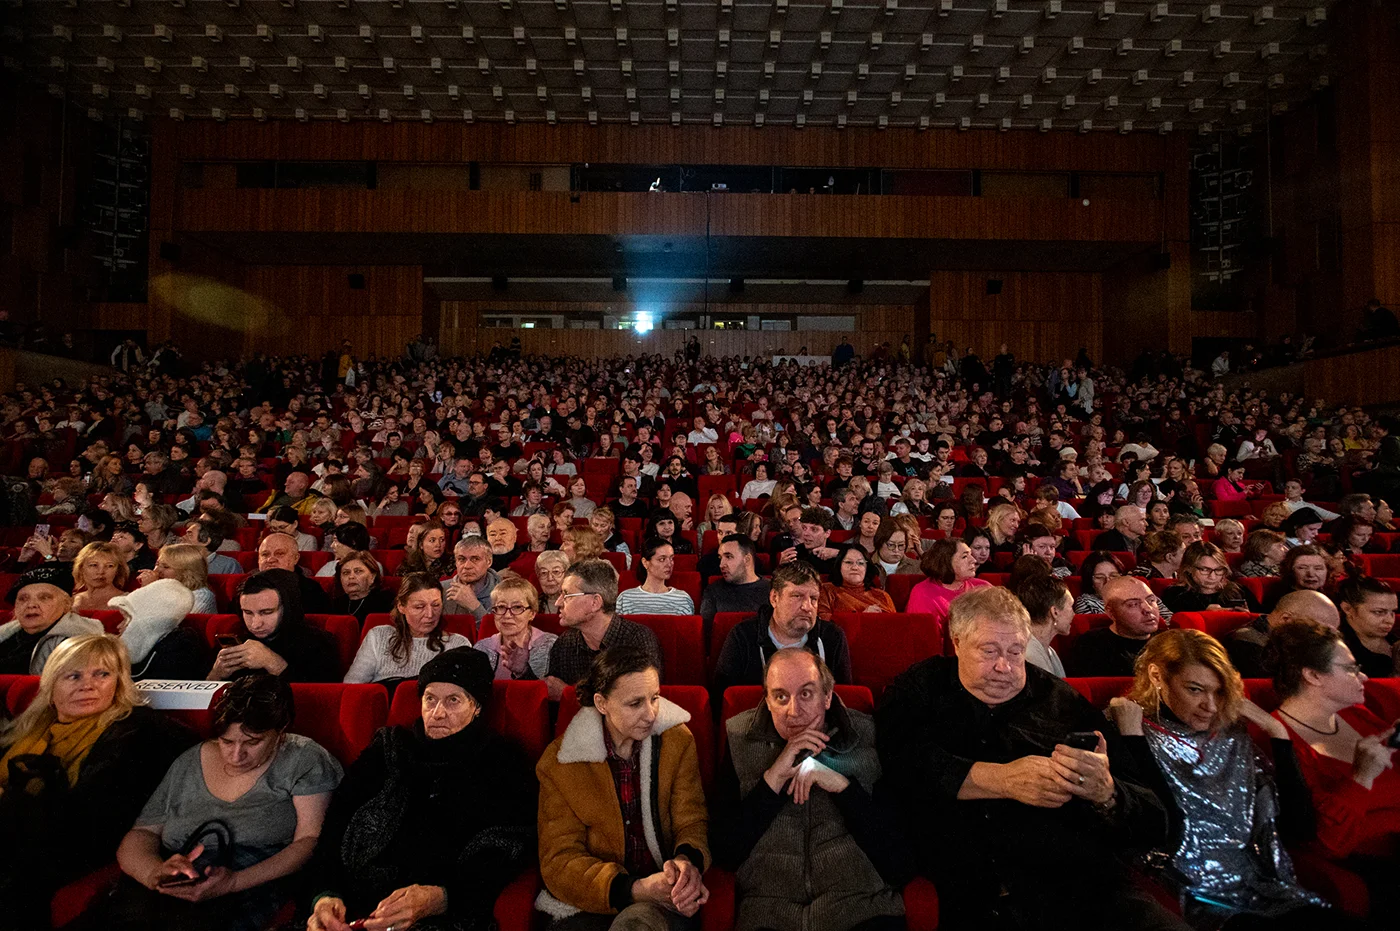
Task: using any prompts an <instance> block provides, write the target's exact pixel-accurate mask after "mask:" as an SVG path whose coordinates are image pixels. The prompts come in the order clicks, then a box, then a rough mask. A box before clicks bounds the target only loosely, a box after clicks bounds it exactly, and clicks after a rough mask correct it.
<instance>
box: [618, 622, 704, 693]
mask: <svg viewBox="0 0 1400 931" xmlns="http://www.w3.org/2000/svg"><path fill="white" fill-rule="evenodd" d="M627 619H628V620H629V621H632V622H634V623H637V624H641V625H642V626H643V627H646V628H649V629H650V630H651V632H652V633H654V634H656V639H657V640H659V641H660V642H661V658H662V660H663V662H664V663H665V664H666V668H665V670H664V671H663V673H662V680H663V681H664V682H666V684H667V685H704V684H705V638H704V633H703V628H702V626H701V623H700V615H698V614H629V615H628V616H627Z"/></svg>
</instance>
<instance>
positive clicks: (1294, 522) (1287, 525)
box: [1283, 508, 1323, 533]
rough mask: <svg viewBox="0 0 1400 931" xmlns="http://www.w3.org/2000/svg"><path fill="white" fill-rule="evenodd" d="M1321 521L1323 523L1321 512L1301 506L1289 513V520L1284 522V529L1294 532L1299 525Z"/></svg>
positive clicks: (1304, 525)
mask: <svg viewBox="0 0 1400 931" xmlns="http://www.w3.org/2000/svg"><path fill="white" fill-rule="evenodd" d="M1320 523H1323V520H1322V515H1321V514H1319V513H1317V512H1316V511H1314V510H1313V509H1312V508H1299V509H1298V510H1296V511H1294V512H1293V513H1292V514H1290V515H1288V520H1286V521H1284V522H1283V529H1284V531H1285V532H1287V533H1293V532H1294V531H1296V530H1297V529H1298V528H1299V527H1306V526H1307V525H1308V524H1320Z"/></svg>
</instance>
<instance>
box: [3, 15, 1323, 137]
mask: <svg viewBox="0 0 1400 931" xmlns="http://www.w3.org/2000/svg"><path fill="white" fill-rule="evenodd" d="M1336 2H1337V0H1274V2H1272V3H1269V4H1260V3H1203V2H1195V0H1170V2H1155V0H1154V2H1144V0H1117V2H1113V0H824V2H814V0H805V2H804V0H702V2H692V0H649V2H640V0H637V2H634V0H10V2H9V3H7V4H6V5H7V6H9V7H10V8H11V9H10V15H9V22H8V25H7V26H6V30H5V39H6V43H5V63H6V65H7V66H9V67H10V68H12V69H18V70H19V71H20V72H21V73H22V74H23V75H24V76H26V77H27V78H29V79H31V80H33V81H36V82H40V83H42V84H46V85H48V86H49V88H50V91H51V92H52V93H54V94H56V95H65V96H67V97H68V98H69V99H71V100H73V101H74V102H76V103H78V104H80V105H82V106H85V107H88V108H90V109H91V111H92V115H93V116H94V118H105V117H106V116H108V115H129V116H133V117H137V116H139V117H156V116H160V117H164V116H171V117H175V118H178V119H210V118H213V119H231V120H233V119H300V120H331V121H334V120H341V121H352V120H389V121H394V120H414V121H421V120H428V121H438V120H440V121H461V120H493V121H502V120H504V121H513V122H546V121H548V122H565V121H595V122H597V121H601V122H623V123H626V122H629V121H630V122H632V123H668V122H669V123H681V122H684V123H712V124H720V123H723V124H735V123H739V124H750V125H752V124H757V125H765V124H773V125H789V126H790V125H798V126H813V127H815V126H835V127H842V126H869V127H885V126H889V127H918V128H928V127H948V128H965V129H972V128H997V129H1013V128H1014V129H1025V128H1040V129H1064V130H1080V131H1118V132H1134V131H1149V132H1156V131H1168V130H1169V129H1171V128H1193V127H1204V126H1205V125H1206V124H1209V126H1210V127H1211V128H1212V129H1222V128H1238V127H1243V126H1245V125H1250V124H1253V125H1258V124H1260V123H1261V121H1262V119H1263V118H1264V117H1265V116H1266V115H1267V114H1268V113H1269V112H1270V111H1271V110H1274V109H1277V108H1280V107H1286V106H1288V105H1289V104H1290V103H1291V102H1296V101H1297V100H1299V99H1301V98H1304V97H1306V96H1308V95H1310V94H1312V93H1313V92H1314V91H1315V90H1316V89H1318V88H1319V87H1321V86H1324V85H1325V84H1326V83H1327V81H1328V79H1329V76H1328V74H1327V65H1328V59H1329V52H1330V53H1331V54H1332V55H1333V56H1335V55H1337V54H1344V53H1345V52H1344V50H1338V49H1336V48H1331V49H1329V43H1330V42H1332V41H1334V40H1333V39H1332V38H1331V24H1330V23H1329V13H1330V12H1331V11H1332V8H1333V7H1335V5H1336Z"/></svg>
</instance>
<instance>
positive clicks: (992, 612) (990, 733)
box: [875, 587, 1188, 931]
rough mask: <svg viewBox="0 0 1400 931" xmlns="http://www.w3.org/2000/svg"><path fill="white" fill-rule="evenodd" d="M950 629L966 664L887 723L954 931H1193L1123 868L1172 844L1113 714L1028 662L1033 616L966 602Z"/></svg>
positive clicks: (890, 761)
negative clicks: (1059, 928)
mask: <svg viewBox="0 0 1400 931" xmlns="http://www.w3.org/2000/svg"><path fill="white" fill-rule="evenodd" d="M948 628H949V633H950V635H951V637H952V640H953V652H954V654H955V655H954V656H951V657H948V656H935V657H932V658H930V659H926V660H924V661H923V662H920V663H916V664H915V665H914V666H912V667H910V669H908V670H907V671H906V672H904V673H903V674H902V675H900V676H899V677H898V678H896V679H895V680H894V681H893V682H891V683H890V685H889V687H888V688H887V689H886V690H885V693H884V695H883V696H882V698H881V701H880V708H879V710H878V711H877V713H876V716H875V723H876V725H877V728H878V736H879V740H878V744H877V746H878V747H879V751H880V763H881V767H882V770H883V772H884V778H885V782H886V784H887V785H888V786H889V788H890V790H891V791H892V792H893V793H894V794H895V796H896V797H897V798H898V799H899V801H900V803H901V804H902V806H903V812H902V814H903V816H904V823H905V824H906V825H907V828H908V830H909V832H910V837H911V838H914V839H916V844H915V852H916V855H917V856H919V857H920V861H921V862H920V863H919V864H918V868H919V871H920V872H922V873H924V874H926V875H928V876H929V878H931V879H932V880H933V881H934V883H935V884H936V885H937V886H938V897H939V913H940V914H939V919H940V924H941V926H942V927H944V928H953V929H964V928H978V927H996V928H999V929H1008V928H1009V929H1021V928H1025V929H1031V928H1041V927H1047V926H1049V925H1052V924H1059V923H1065V924H1069V923H1071V922H1072V923H1073V924H1075V925H1076V926H1080V927H1085V928H1134V929H1151V931H1167V929H1173V931H1185V929H1186V928H1187V927H1188V926H1187V925H1186V924H1185V923H1184V922H1183V921H1182V920H1181V919H1180V918H1178V917H1176V916H1175V915H1172V914H1171V913H1170V912H1168V911H1167V910H1166V909H1164V908H1163V907H1162V906H1161V905H1160V904H1158V903H1157V902H1156V901H1155V900H1154V899H1153V898H1152V896H1151V895H1149V894H1148V893H1146V892H1144V891H1141V890H1139V889H1138V888H1137V887H1136V886H1135V884H1134V883H1133V881H1132V879H1131V876H1130V874H1129V872H1128V870H1127V869H1126V867H1124V866H1123V865H1122V864H1123V863H1124V862H1126V861H1127V860H1129V859H1131V857H1132V855H1134V854H1137V853H1145V852H1146V851H1148V850H1151V849H1154V848H1158V847H1160V846H1161V845H1164V844H1166V843H1167V833H1168V821H1167V816H1166V811H1165V809H1164V808H1163V805H1162V802H1161V801H1160V800H1159V799H1158V798H1157V796H1156V795H1155V794H1154V793H1153V792H1152V791H1151V790H1150V789H1148V788H1145V787H1144V783H1143V782H1142V781H1141V780H1140V779H1139V778H1137V777H1136V772H1135V769H1134V764H1133V760H1132V756H1131V753H1130V752H1129V751H1128V750H1127V748H1126V747H1124V746H1123V745H1122V742H1121V741H1120V740H1119V739H1117V736H1116V733H1115V732H1113V731H1112V730H1111V729H1110V728H1108V727H1106V726H1105V724H1106V722H1105V720H1104V717H1103V715H1102V714H1100V713H1099V712H1098V711H1097V710H1096V709H1095V708H1094V706H1093V705H1091V704H1089V702H1088V701H1086V700H1085V699H1084V697H1083V696H1081V695H1080V694H1079V693H1078V692H1077V691H1075V689H1074V688H1073V687H1072V686H1070V685H1068V684H1067V683H1066V682H1065V681H1064V680H1062V679H1059V678H1058V677H1056V676H1054V675H1052V674H1050V673H1048V672H1046V671H1045V670H1043V669H1040V668H1038V667H1036V666H1032V665H1028V664H1027V663H1026V645H1027V644H1028V643H1029V642H1030V637H1031V630H1030V616H1029V615H1028V614H1027V613H1026V609H1025V607H1024V606H1023V605H1022V604H1021V602H1020V601H1019V600H1017V598H1016V597H1015V596H1014V595H1012V594H1011V593H1010V592H1009V591H1007V590H1006V589H1004V588H997V587H986V588H979V589H976V590H974V591H971V592H968V593H967V594H965V595H962V596H960V597H958V598H955V599H954V600H953V602H952V605H951V606H950V609H949V619H948ZM1105 735H1113V738H1114V739H1113V740H1112V742H1110V741H1109V740H1107V739H1106V737H1105ZM1071 744H1075V746H1072V745H1071ZM1084 747H1087V748H1088V749H1084ZM1086 863H1092V864H1094V866H1093V868H1092V869H1086V868H1085V866H1084V864H1086ZM1068 903H1073V905H1069V904H1068ZM1067 910H1068V911H1067ZM1071 912H1072V915H1071ZM1056 915H1058V916H1061V917H1062V918H1064V919H1065V921H1063V922H1059V921H1052V920H1051V919H1050V918H1049V917H1048V916H1056Z"/></svg>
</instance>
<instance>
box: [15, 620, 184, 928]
mask: <svg viewBox="0 0 1400 931" xmlns="http://www.w3.org/2000/svg"><path fill="white" fill-rule="evenodd" d="M193 740H194V737H193V735H192V734H189V733H188V732H186V731H185V730H184V729H183V728H181V727H179V726H178V725H176V724H174V723H173V722H172V721H171V720H170V719H169V718H168V717H166V716H165V715H162V714H160V713H158V712H156V711H152V710H151V709H149V708H147V707H145V701H144V699H142V698H141V696H140V694H139V693H138V692H137V691H136V686H135V685H134V684H133V683H132V681H131V666H130V663H129V662H128V660H127V651H126V647H124V646H123V645H122V642H121V641H120V640H119V639H117V638H116V637H111V636H107V635H104V634H102V633H101V632H100V630H99V632H98V633H95V634H80V635H77V636H74V637H70V638H69V639H67V640H64V641H63V642H62V643H61V644H59V645H58V646H57V647H56V648H55V649H54V650H53V651H52V653H51V654H50V656H49V661H48V663H47V665H45V666H44V668H43V673H42V675H41V676H40V678H39V688H38V691H37V692H36V693H35V695H34V698H33V700H32V701H30V703H29V706H28V707H27V708H25V709H24V710H23V711H21V712H20V713H19V715H18V717H16V718H15V719H14V720H13V721H11V722H10V723H9V724H8V726H6V727H5V728H4V729H3V730H0V754H2V755H0V837H3V838H4V839H5V840H4V843H3V844H0V909H3V914H4V917H3V919H0V923H3V924H5V925H6V926H7V927H11V928H16V929H28V928H47V927H48V926H49V900H50V898H51V897H52V896H53V894H54V892H55V891H56V890H57V889H58V888H59V887H60V886H63V885H64V884H66V883H69V882H72V881H73V880H75V879H78V878H80V877H82V876H83V875H85V874H87V873H89V872H91V871H92V870H95V869H97V868H99V867H101V866H104V865H105V864H107V863H109V862H111V859H112V852H113V851H114V850H115V849H116V847H117V844H118V842H119V841H120V840H121V837H122V835H123V834H124V833H125V832H126V831H127V829H128V828H130V827H131V823H132V821H133V820H134V819H135V817H136V813H137V812H138V811H140V810H141V806H142V805H144V804H145V803H146V799H147V797H149V795H150V794H151V791H152V790H153V789H154V788H155V787H156V784H157V783H158V782H159V781H160V778H161V776H162V775H163V774H164V772H165V768H166V767H167V766H169V765H170V761H171V760H173V759H175V757H176V756H178V755H179V754H180V752H181V751H182V750H184V748H185V747H187V746H189V745H190V743H192V742H193Z"/></svg>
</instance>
